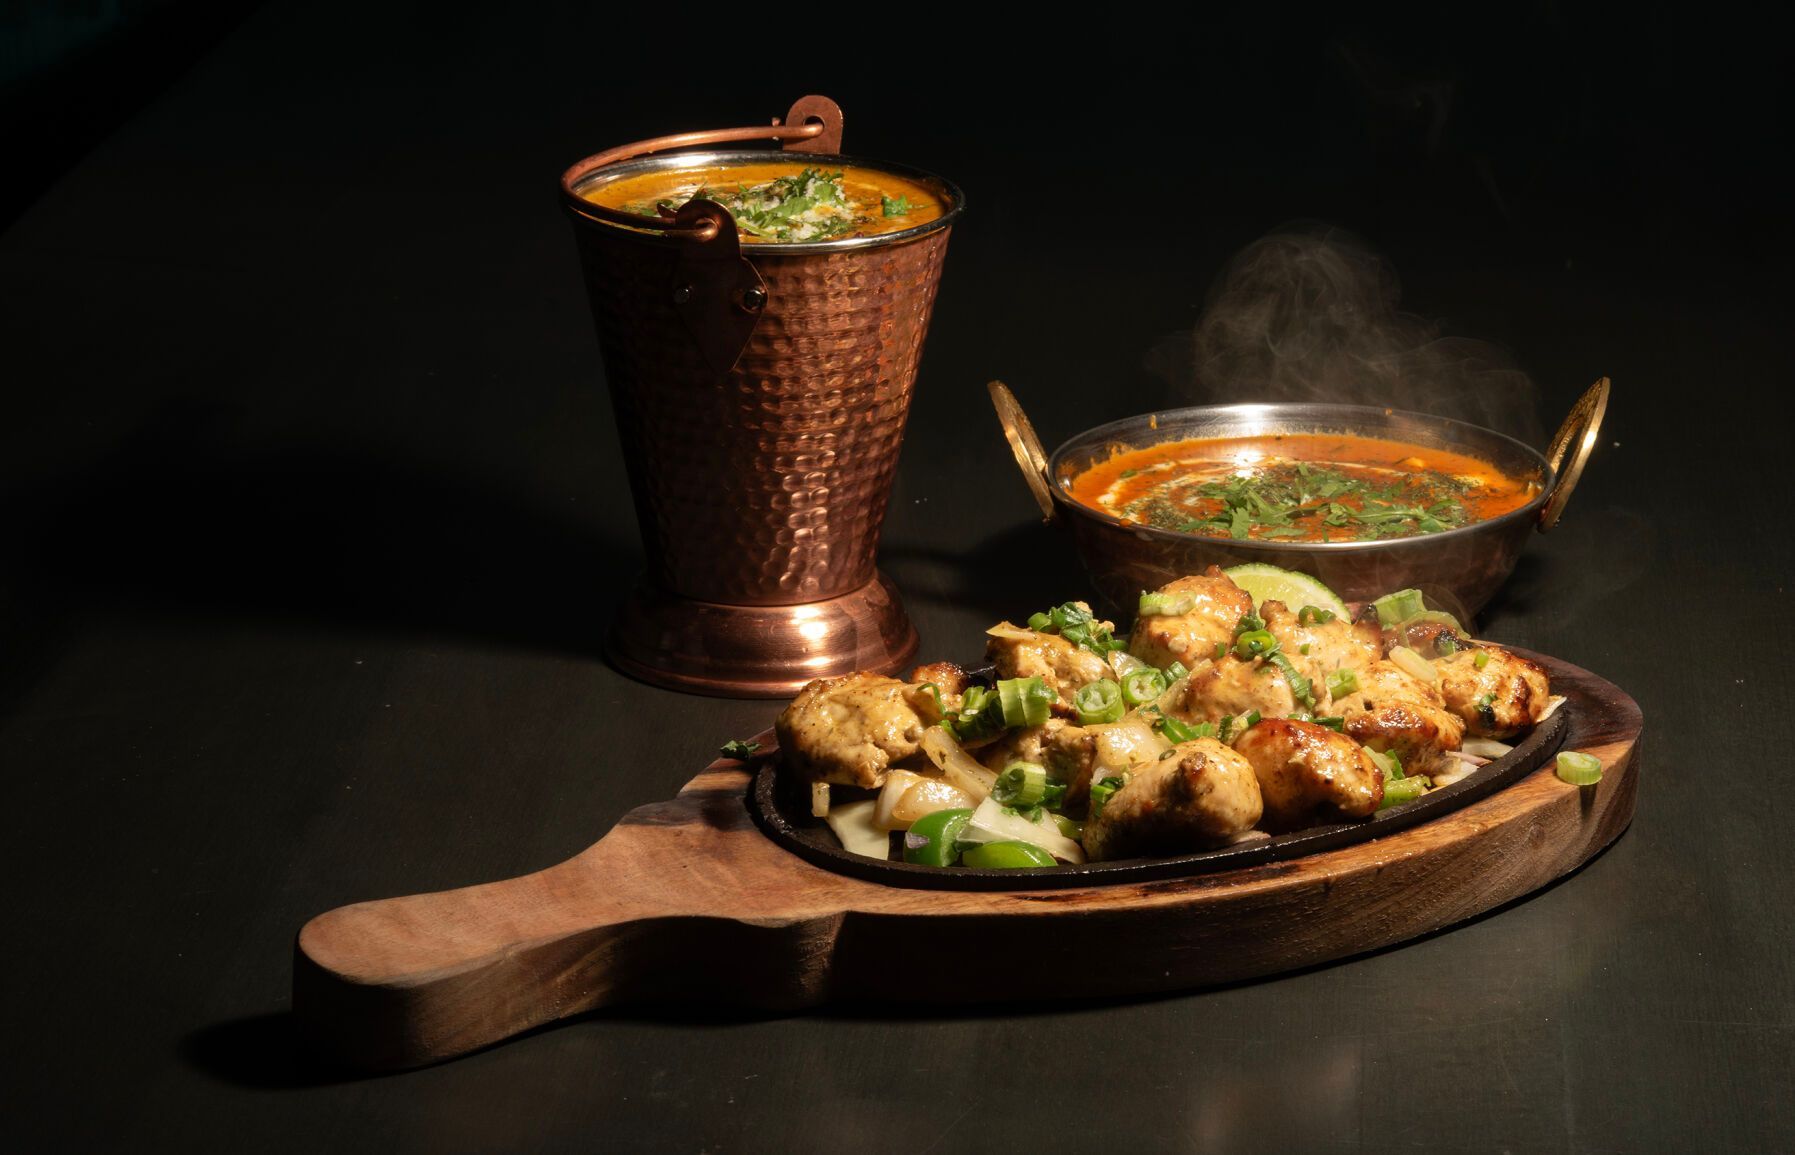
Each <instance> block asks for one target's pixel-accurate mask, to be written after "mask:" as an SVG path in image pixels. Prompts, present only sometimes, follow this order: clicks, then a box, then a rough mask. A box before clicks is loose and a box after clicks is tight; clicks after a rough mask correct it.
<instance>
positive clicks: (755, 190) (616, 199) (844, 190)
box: [580, 161, 946, 244]
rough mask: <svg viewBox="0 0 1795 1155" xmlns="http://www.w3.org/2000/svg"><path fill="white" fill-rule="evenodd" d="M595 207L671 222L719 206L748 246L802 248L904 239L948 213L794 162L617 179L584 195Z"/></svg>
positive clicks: (904, 190)
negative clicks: (687, 207) (694, 206)
mask: <svg viewBox="0 0 1795 1155" xmlns="http://www.w3.org/2000/svg"><path fill="white" fill-rule="evenodd" d="M580 195H581V196H583V197H585V198H586V199H587V200H589V201H592V202H593V203H594V204H599V205H603V206H604V207H606V208H613V209H621V210H623V211H624V212H630V213H636V214H639V215H641V216H650V217H652V216H660V215H671V214H672V213H675V212H677V211H679V208H680V206H682V205H684V204H685V203H686V202H687V201H689V200H694V199H698V198H703V199H705V200H709V201H715V202H716V203H717V204H720V205H722V206H723V207H724V208H725V209H728V210H729V215H730V216H732V217H734V218H735V223H736V228H737V229H739V230H740V232H741V235H742V239H743V240H744V241H747V242H749V243H750V244H753V243H759V244H793V243H798V244H802V243H805V242H814V241H834V240H843V239H846V238H848V237H867V236H877V235H880V234H883V233H895V232H901V231H903V230H904V229H908V228H914V227H916V226H917V225H923V224H927V223H928V222H930V221H932V220H935V219H936V218H938V217H940V216H941V214H942V212H943V211H945V208H946V206H945V205H944V204H943V203H942V200H941V198H940V197H939V196H938V195H936V194H935V193H934V192H932V191H931V190H930V189H929V188H928V187H926V186H925V185H922V184H919V183H917V182H916V181H913V180H909V179H906V178H904V177H901V176H898V175H896V174H895V173H888V172H881V171H880V170H878V169H872V168H863V167H861V166H859V165H844V166H842V167H839V168H836V167H823V168H812V167H805V166H803V165H800V164H794V163H792V162H791V161H785V162H783V163H769V164H741V165H719V166H712V167H708V168H681V169H669V170H664V171H658V172H647V173H641V174H638V175H636V176H626V177H620V178H619V179H617V180H613V181H606V182H604V183H602V184H597V185H593V186H591V187H589V188H585V189H582V190H580Z"/></svg>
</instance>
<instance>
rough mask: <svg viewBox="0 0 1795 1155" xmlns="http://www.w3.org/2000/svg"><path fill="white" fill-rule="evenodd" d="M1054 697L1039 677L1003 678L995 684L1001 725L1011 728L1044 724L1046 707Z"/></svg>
mask: <svg viewBox="0 0 1795 1155" xmlns="http://www.w3.org/2000/svg"><path fill="white" fill-rule="evenodd" d="M1054 696H1055V695H1054V692H1053V691H1052V690H1050V689H1048V688H1047V683H1046V682H1045V681H1043V680H1042V679H1041V678H1039V677H1034V678H1005V679H1004V680H1003V681H1001V682H999V683H997V698H998V701H999V702H1000V703H1001V708H1002V710H1003V724H1004V725H1006V726H1009V727H1011V728H1015V727H1017V726H1039V725H1041V724H1042V723H1044V722H1046V721H1047V712H1048V707H1049V706H1050V705H1051V704H1052V703H1053V699H1054Z"/></svg>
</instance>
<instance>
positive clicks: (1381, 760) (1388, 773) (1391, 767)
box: [1365, 746, 1404, 782]
mask: <svg viewBox="0 0 1795 1155" xmlns="http://www.w3.org/2000/svg"><path fill="white" fill-rule="evenodd" d="M1365 753H1367V754H1369V755H1371V760H1372V761H1373V762H1376V763H1377V764H1378V768H1379V769H1381V770H1382V771H1383V772H1384V781H1385V782H1400V781H1401V780H1402V779H1403V777H1404V775H1403V773H1402V757H1401V756H1400V755H1399V754H1397V753H1396V751H1394V750H1373V749H1372V748H1371V747H1369V746H1367V747H1365Z"/></svg>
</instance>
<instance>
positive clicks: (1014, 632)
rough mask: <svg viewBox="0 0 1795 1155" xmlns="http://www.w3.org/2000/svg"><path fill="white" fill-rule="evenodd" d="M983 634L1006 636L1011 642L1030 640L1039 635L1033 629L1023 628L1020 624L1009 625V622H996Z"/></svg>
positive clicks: (995, 636)
mask: <svg viewBox="0 0 1795 1155" xmlns="http://www.w3.org/2000/svg"><path fill="white" fill-rule="evenodd" d="M985 636H986V637H989V638H1008V639H1010V640H1011V641H1013V642H1032V641H1034V640H1035V638H1037V637H1038V636H1039V635H1038V634H1036V633H1035V631H1034V630H1030V629H1024V628H1023V627H1022V626H1016V625H1011V624H1010V623H1009V622H998V623H997V624H996V625H994V626H992V627H991V628H990V629H988V630H986V631H985Z"/></svg>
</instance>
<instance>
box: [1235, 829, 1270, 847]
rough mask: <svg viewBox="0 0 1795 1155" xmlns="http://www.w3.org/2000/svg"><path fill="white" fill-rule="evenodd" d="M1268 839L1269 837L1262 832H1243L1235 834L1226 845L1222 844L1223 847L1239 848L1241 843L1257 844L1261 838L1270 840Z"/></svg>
mask: <svg viewBox="0 0 1795 1155" xmlns="http://www.w3.org/2000/svg"><path fill="white" fill-rule="evenodd" d="M1270 837H1271V835H1269V834H1267V833H1266V832H1265V831H1263V830H1243V831H1241V832H1240V833H1239V834H1236V835H1234V836H1233V837H1231V838H1229V839H1228V841H1227V842H1226V843H1224V844H1223V845H1226V846H1239V845H1240V844H1241V843H1243V842H1257V841H1259V840H1260V839H1261V838H1270Z"/></svg>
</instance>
